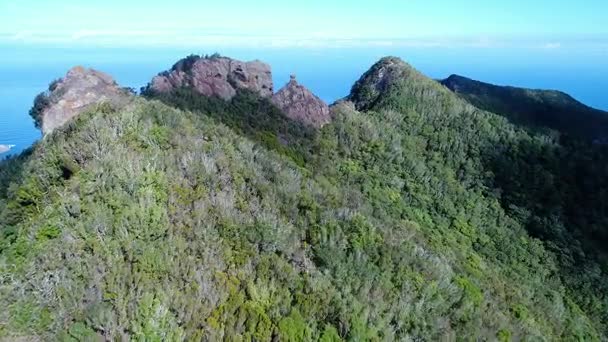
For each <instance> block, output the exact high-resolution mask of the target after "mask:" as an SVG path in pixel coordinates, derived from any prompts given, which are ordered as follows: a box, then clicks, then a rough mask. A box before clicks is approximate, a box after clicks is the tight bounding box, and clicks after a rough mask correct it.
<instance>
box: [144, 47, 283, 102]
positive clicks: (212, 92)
mask: <svg viewBox="0 0 608 342" xmlns="http://www.w3.org/2000/svg"><path fill="white" fill-rule="evenodd" d="M182 87H192V88H193V89H194V90H196V91H197V92H198V93H200V94H202V95H205V96H218V97H220V98H222V99H225V100H229V99H231V98H232V97H233V96H234V95H236V91H237V90H238V89H247V90H251V91H254V92H258V93H259V94H260V95H261V96H263V97H270V96H272V93H273V84H272V72H271V69H270V66H269V65H268V64H266V63H264V62H261V61H259V60H254V61H250V62H242V61H239V60H236V59H231V58H227V57H221V56H219V55H212V56H206V57H201V56H196V55H191V56H188V57H186V58H184V59H182V60H180V61H179V62H177V63H176V64H175V65H174V66H173V67H172V68H171V70H169V71H166V72H163V73H161V74H159V75H158V76H156V77H154V78H153V79H152V82H151V83H150V84H149V85H148V89H147V90H151V91H153V92H159V93H168V92H171V91H174V90H176V89H179V88H182Z"/></svg>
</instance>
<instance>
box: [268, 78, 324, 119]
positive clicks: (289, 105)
mask: <svg viewBox="0 0 608 342" xmlns="http://www.w3.org/2000/svg"><path fill="white" fill-rule="evenodd" d="M272 102H273V103H274V104H275V105H276V106H277V107H279V108H280V109H281V110H282V111H283V112H284V113H285V115H287V117H289V118H291V119H293V120H296V121H300V122H302V123H305V124H308V125H311V126H314V127H322V126H323V125H325V124H327V123H329V122H330V121H331V116H330V113H329V107H328V106H327V104H326V103H325V102H323V100H321V99H320V98H318V97H317V96H316V95H315V94H313V93H312V92H311V91H310V90H308V89H306V87H304V86H302V85H301V84H299V83H298V81H296V77H295V75H292V76H291V79H290V80H289V83H287V85H285V86H284V87H283V88H281V90H279V91H278V92H277V93H276V94H274V96H272Z"/></svg>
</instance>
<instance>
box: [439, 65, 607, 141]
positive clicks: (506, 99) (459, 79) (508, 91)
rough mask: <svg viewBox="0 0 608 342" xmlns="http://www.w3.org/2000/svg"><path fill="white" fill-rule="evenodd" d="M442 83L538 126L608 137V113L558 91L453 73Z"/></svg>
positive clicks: (478, 102)
mask: <svg viewBox="0 0 608 342" xmlns="http://www.w3.org/2000/svg"><path fill="white" fill-rule="evenodd" d="M441 84H443V85H445V86H446V87H448V88H449V89H450V90H452V91H454V92H455V93H456V94H458V95H459V96H461V97H463V98H464V99H466V100H467V101H469V102H471V103H472V104H473V105H475V106H476V107H478V108H481V109H484V110H487V111H490V112H493V113H497V114H501V115H504V116H506V117H507V118H508V119H509V120H511V121H512V122H514V123H517V124H523V125H526V126H530V127H532V128H534V129H541V130H542V129H545V130H546V129H547V128H550V129H554V130H556V131H559V132H561V133H564V134H569V135H573V136H575V137H577V138H583V139H586V140H589V141H593V140H595V141H596V142H601V143H605V142H606V139H608V112H605V111H601V110H598V109H594V108H591V107H589V106H586V105H584V104H582V103H580V102H579V101H577V100H575V99H574V98H572V97H571V96H570V95H568V94H565V93H563V92H560V91H555V90H539V89H525V88H516V87H507V86H497V85H493V84H489V83H484V82H480V81H475V80H472V79H469V78H466V77H463V76H459V75H451V76H450V77H448V78H446V79H445V80H441Z"/></svg>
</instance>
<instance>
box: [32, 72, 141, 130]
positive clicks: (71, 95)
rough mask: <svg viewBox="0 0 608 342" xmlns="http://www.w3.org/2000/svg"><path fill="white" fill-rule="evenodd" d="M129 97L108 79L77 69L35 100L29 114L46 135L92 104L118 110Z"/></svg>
mask: <svg viewBox="0 0 608 342" xmlns="http://www.w3.org/2000/svg"><path fill="white" fill-rule="evenodd" d="M129 97H130V95H129V92H128V91H126V90H124V89H122V88H120V87H119V86H118V85H117V84H116V82H115V81H114V79H112V77H111V76H109V75H107V74H105V73H102V72H99V71H97V70H93V69H86V68H83V67H80V66H77V67H74V68H72V69H71V70H70V71H68V73H67V75H66V76H65V77H64V78H63V79H60V80H58V81H55V82H53V83H52V84H51V85H50V86H49V90H48V91H47V92H46V93H43V94H40V95H39V96H38V97H37V98H36V101H35V103H34V108H32V110H31V111H30V114H31V115H32V116H33V117H34V119H35V120H36V123H37V125H38V126H39V127H40V128H41V129H42V133H43V134H48V133H50V132H52V131H53V130H55V129H56V128H58V127H60V126H62V125H64V124H65V123H67V122H68V121H70V120H71V119H72V118H74V117H75V116H77V115H78V114H81V113H82V112H84V111H86V110H87V109H88V108H89V107H90V106H92V105H95V104H99V103H102V102H105V103H109V104H110V105H111V106H113V107H119V106H122V105H124V104H125V103H126V102H128V99H129Z"/></svg>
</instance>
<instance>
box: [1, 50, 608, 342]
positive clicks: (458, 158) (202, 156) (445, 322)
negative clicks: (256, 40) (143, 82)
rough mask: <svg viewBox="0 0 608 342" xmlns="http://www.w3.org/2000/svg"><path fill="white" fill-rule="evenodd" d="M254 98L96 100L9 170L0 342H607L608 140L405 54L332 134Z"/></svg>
mask: <svg viewBox="0 0 608 342" xmlns="http://www.w3.org/2000/svg"><path fill="white" fill-rule="evenodd" d="M204 63H207V62H204ZM228 64H229V65H230V64H231V63H228ZM187 66H188V65H187V64H186V65H184V64H181V66H180V67H179V68H182V69H179V68H177V69H179V70H188V68H187ZM183 68H185V69H183ZM173 69H176V68H175V67H174V68H173ZM184 72H186V71H184ZM165 75H166V74H165ZM220 78H221V77H220ZM222 84H223V83H222ZM229 84H230V85H231V86H232V85H233V84H234V83H229ZM245 84H249V83H247V82H245ZM149 89H150V87H148V90H149ZM205 89H206V88H205ZM222 89H227V88H222ZM262 89H264V91H259V92H256V90H255V89H251V88H250V87H249V86H247V87H243V86H236V87H234V94H232V92H231V91H230V94H232V95H231V97H230V98H227V97H226V98H222V97H221V96H214V95H213V94H211V96H207V95H204V94H201V92H200V91H197V90H196V89H194V88H193V86H192V84H191V83H180V84H179V85H178V86H177V87H175V88H172V89H169V90H167V91H162V92H158V91H147V92H146V93H145V97H134V98H133V99H132V100H131V101H129V102H128V103H126V104H124V105H121V106H120V107H115V106H111V105H108V104H107V103H103V102H102V103H99V104H95V105H92V106H90V107H89V108H88V109H87V110H86V111H85V112H83V113H81V114H80V115H78V116H77V117H75V118H74V119H73V120H71V121H69V122H68V123H67V124H66V125H64V126H63V127H61V128H58V129H56V130H54V131H53V132H52V133H49V134H48V135H47V136H46V137H45V139H43V140H42V141H41V142H40V143H38V144H37V145H36V146H34V148H33V149H32V150H31V151H29V152H28V153H27V154H24V155H23V156H21V157H19V158H16V159H10V160H8V161H4V162H2V163H1V164H0V213H1V214H0V227H1V229H0V231H1V234H0V239H1V240H0V274H1V275H2V277H0V279H1V281H0V306H2V307H5V308H6V310H3V311H0V336H1V337H3V338H5V339H7V340H14V339H16V338H17V337H19V338H23V339H27V338H29V339H32V340H36V339H41V340H92V339H97V340H99V339H101V340H117V339H127V340H128V339H133V340H151V341H161V340H162V341H165V340H222V339H226V340H246V341H250V340H256V341H271V340H280V341H308V340H311V341H313V340H322V341H342V340H344V341H347V340H348V341H362V340H432V341H434V340H441V339H448V340H453V339H456V338H458V339H462V340H473V339H478V340H501V341H509V340H522V339H525V340H597V341H599V340H602V339H605V338H606V336H608V327H607V326H606V322H608V316H607V312H608V310H607V308H608V299H607V294H608V283H607V278H606V272H607V269H606V265H607V263H606V258H605V252H606V251H605V247H604V246H606V244H605V242H608V241H607V240H608V234H607V233H606V229H605V227H606V223H607V218H606V216H605V213H606V212H607V211H606V209H608V208H606V206H607V205H608V198H606V196H607V195H608V193H607V191H606V189H608V187H607V186H606V185H607V184H606V183H605V182H606V180H605V177H604V175H605V174H606V172H607V171H608V169H607V165H608V163H607V159H606V156H608V151H607V150H606V147H605V146H603V145H594V144H590V143H587V142H585V141H574V140H573V141H569V142H568V145H564V142H561V141H557V140H556V139H555V137H553V136H552V135H544V134H543V133H542V132H530V131H529V130H526V129H523V128H521V127H519V126H517V125H514V124H512V123H510V122H509V121H508V120H507V119H505V118H504V117H502V116H500V115H497V114H492V113H490V112H487V111H484V110H481V109H478V108H476V107H474V106H472V105H471V104H469V103H467V102H466V101H464V100H463V99H461V98H459V97H458V96H456V95H455V94H454V93H452V92H451V91H449V90H448V89H446V88H445V87H443V86H442V85H440V84H439V83H437V82H435V81H433V80H431V79H429V78H427V77H425V76H424V75H422V74H420V73H419V72H417V71H416V70H415V69H413V68H412V67H411V66H409V65H408V64H406V63H405V62H403V61H401V60H400V59H398V58H394V57H387V58H383V59H382V60H380V61H379V62H378V63H376V64H375V65H374V66H372V67H371V69H370V70H369V71H368V72H367V73H366V74H364V75H363V76H362V77H361V79H360V80H359V81H358V82H357V83H356V84H355V85H354V86H353V89H352V91H351V94H350V95H349V96H348V98H347V99H345V100H344V101H340V102H339V103H337V104H335V105H333V106H332V108H331V121H330V122H327V123H325V124H324V125H323V126H322V127H321V128H317V127H315V126H311V125H308V124H306V123H305V122H301V121H297V120H296V119H294V118H290V117H289V116H288V114H287V113H286V112H284V111H282V110H280V109H278V108H277V107H276V106H275V105H274V104H273V102H272V97H271V96H270V94H266V93H265V90H266V88H262ZM296 100H297V99H296ZM297 103H298V102H296V104H297ZM299 108H307V107H306V106H303V107H299ZM590 161H593V162H592V163H591V162H590Z"/></svg>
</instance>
